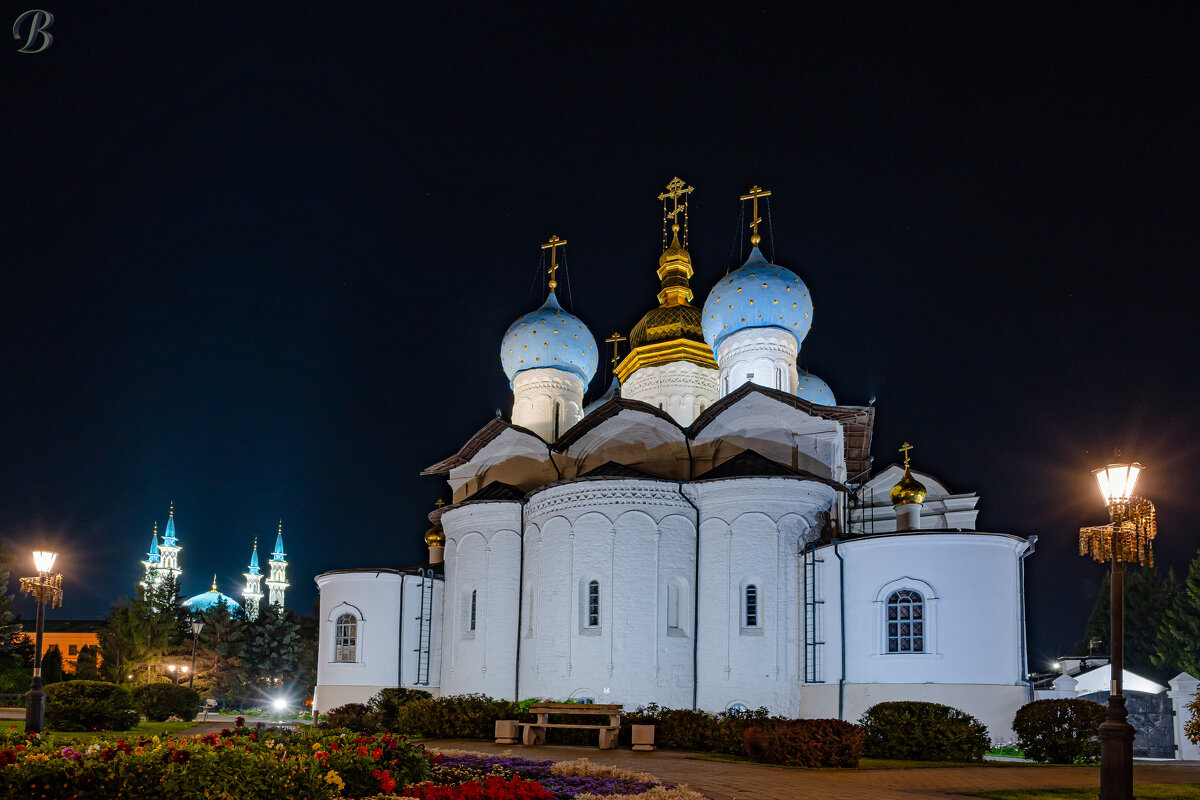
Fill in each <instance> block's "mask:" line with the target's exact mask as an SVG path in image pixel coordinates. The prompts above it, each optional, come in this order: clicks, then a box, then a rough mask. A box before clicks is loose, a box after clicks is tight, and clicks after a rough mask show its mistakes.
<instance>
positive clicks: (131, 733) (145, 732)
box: [0, 720, 196, 742]
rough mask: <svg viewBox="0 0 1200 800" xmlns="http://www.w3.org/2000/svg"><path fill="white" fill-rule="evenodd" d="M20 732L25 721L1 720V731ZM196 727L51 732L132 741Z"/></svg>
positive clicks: (85, 739)
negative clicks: (14, 729)
mask: <svg viewBox="0 0 1200 800" xmlns="http://www.w3.org/2000/svg"><path fill="white" fill-rule="evenodd" d="M9 726H13V727H15V728H16V730H18V731H24V730H25V721H24V720H11V721H10V720H0V729H3V730H12V727H9ZM194 727H196V723H195V722H139V723H138V724H137V725H134V726H133V728H131V729H130V730H127V731H63V732H62V733H59V732H58V731H50V733H53V734H54V735H55V736H59V737H62V738H63V739H70V740H72V741H76V742H90V741H92V740H93V739H132V738H136V737H139V736H174V735H175V734H177V733H179V732H180V731H183V730H187V729H188V728H194Z"/></svg>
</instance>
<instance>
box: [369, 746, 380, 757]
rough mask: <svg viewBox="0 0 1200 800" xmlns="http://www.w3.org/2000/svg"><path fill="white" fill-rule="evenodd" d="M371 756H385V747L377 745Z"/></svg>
mask: <svg viewBox="0 0 1200 800" xmlns="http://www.w3.org/2000/svg"><path fill="white" fill-rule="evenodd" d="M371 758H383V748H382V747H376V748H375V749H374V750H372V751H371Z"/></svg>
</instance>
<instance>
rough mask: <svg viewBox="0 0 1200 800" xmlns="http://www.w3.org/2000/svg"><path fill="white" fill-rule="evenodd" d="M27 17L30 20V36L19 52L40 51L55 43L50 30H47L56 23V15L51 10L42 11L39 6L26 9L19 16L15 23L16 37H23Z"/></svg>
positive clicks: (14, 34) (14, 31)
mask: <svg viewBox="0 0 1200 800" xmlns="http://www.w3.org/2000/svg"><path fill="white" fill-rule="evenodd" d="M27 19H28V20H29V38H28V39H27V40H26V41H25V44H24V45H22V46H21V48H20V49H19V50H17V52H18V53H40V52H42V51H43V50H45V49H46V48H48V47H49V46H50V45H51V44H53V43H54V37H53V36H51V35H50V32H49V31H47V30H46V29H47V28H49V27H50V26H51V25H53V24H54V15H53V14H51V13H50V12H49V11H42V10H41V9H37V8H34V9H30V10H29V11H26V12H25V13H24V14H22V15H21V16H19V17H17V20H16V22H14V23H13V38H14V39H20V38H21V27H22V25H24V23H25V20H27ZM39 43H40V44H41V46H40V47H36V48H35V45H37V44H39Z"/></svg>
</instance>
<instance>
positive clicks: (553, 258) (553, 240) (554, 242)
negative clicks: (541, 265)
mask: <svg viewBox="0 0 1200 800" xmlns="http://www.w3.org/2000/svg"><path fill="white" fill-rule="evenodd" d="M566 243H567V240H566V239H560V238H558V237H557V236H551V237H550V241H548V242H546V243H545V244H544V245H542V249H543V250H549V251H550V269H549V270H548V272H549V273H550V291H552V292H553V291H554V290H555V289H557V288H558V281H556V280H554V273H555V271H556V270H557V269H558V248H560V247H562V246H563V245H564V244H566Z"/></svg>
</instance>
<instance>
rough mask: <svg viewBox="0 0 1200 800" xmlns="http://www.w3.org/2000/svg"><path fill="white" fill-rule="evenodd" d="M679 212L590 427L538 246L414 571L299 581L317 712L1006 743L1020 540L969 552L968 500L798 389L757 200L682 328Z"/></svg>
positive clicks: (856, 421)
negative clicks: (380, 708)
mask: <svg viewBox="0 0 1200 800" xmlns="http://www.w3.org/2000/svg"><path fill="white" fill-rule="evenodd" d="M691 192H692V189H691V187H688V186H686V185H685V184H684V183H683V182H682V181H681V180H679V179H678V178H676V179H674V180H672V181H671V183H670V184H669V185H668V186H667V189H666V191H665V192H664V193H662V194H661V195H659V199H661V200H662V201H663V250H662V254H661V256H660V257H659V259H658V264H657V276H658V279H659V282H660V290H659V292H658V295H657V301H658V302H657V305H655V306H654V307H652V308H651V309H650V310H649V311H648V312H647V313H646V314H645V316H643V317H642V319H641V321H639V322H638V323H637V324H636V325H635V326H634V327H633V328H632V330H630V331H629V335H628V339H627V341H628V344H629V347H630V350H629V352H628V353H627V354H625V355H624V357H618V356H617V354H616V347H617V346H618V345H619V344H620V343H621V342H623V341H626V337H625V336H623V335H621V334H619V333H618V334H614V335H613V336H612V337H610V338H609V339H607V341H608V342H610V343H612V344H613V345H614V356H613V377H612V379H611V382H610V385H609V386H608V387H607V391H605V392H603V394H601V395H600V396H599V397H597V398H596V399H595V400H594V401H593V402H591V403H585V401H584V394H585V391H586V390H587V387H588V385H589V383H590V382H591V380H592V378H593V376H594V374H595V372H596V369H597V365H598V363H599V355H600V354H599V353H598V351H597V343H596V339H595V338H594V337H593V335H592V333H591V331H590V330H589V328H588V327H587V325H585V323H584V322H583V321H582V320H580V319H579V318H578V317H576V316H575V315H574V314H572V313H570V311H568V310H567V309H565V308H564V307H563V305H562V302H561V299H560V298H559V297H558V295H557V294H556V292H555V289H556V288H557V281H556V274H555V273H556V271H557V270H558V269H560V267H559V263H558V258H557V254H558V251H559V250H560V249H561V248H562V247H563V246H564V245H566V241H564V240H560V239H559V238H558V237H552V238H551V239H550V241H549V242H547V243H546V244H544V245H542V249H543V250H544V251H548V256H549V257H548V259H547V260H548V262H549V269H548V274H549V281H548V287H549V293H548V295H547V296H546V298H545V302H544V303H543V304H542V305H541V306H540V307H539V308H536V309H535V310H533V311H530V312H528V313H526V314H522V315H521V316H519V317H517V319H516V321H515V322H513V323H512V325H511V326H510V327H509V328H508V330H507V331H506V332H504V334H503V335H502V336H501V337H499V350H500V353H499V355H500V365H501V367H502V368H503V369H504V372H505V374H506V375H507V377H508V379H509V383H510V386H511V388H512V393H513V403H512V413H511V417H510V418H509V419H504V418H501V417H499V416H497V418H495V419H492V420H491V421H489V422H488V423H487V424H486V425H484V426H483V428H482V429H480V430H479V432H478V433H476V434H475V435H474V436H473V437H471V438H470V440H468V441H467V442H466V443H465V444H464V445H463V446H462V447H461V448H459V449H458V450H457V452H455V453H454V454H453V455H450V456H449V457H447V458H445V459H443V460H441V461H439V462H437V463H436V464H433V465H431V466H429V467H428V468H426V470H425V472H424V474H426V475H435V476H439V477H441V478H442V479H444V480H446V481H447V483H448V485H449V489H450V492H451V502H450V503H449V504H447V505H444V506H442V505H440V504H439V507H438V508H437V510H435V511H433V512H432V513H431V514H430V521H431V522H432V524H433V527H432V528H431V529H430V531H429V532H428V533H427V534H426V538H425V541H426V543H427V545H428V546H429V554H430V558H429V563H428V564H425V565H420V566H417V567H412V568H394V567H389V566H371V567H365V568H362V569H346V570H336V571H332V572H327V573H324V574H322V575H319V576H317V578H316V581H317V584H318V586H319V588H320V594H321V618H320V648H321V650H320V657H319V658H318V664H319V667H318V679H317V690H316V697H315V700H314V708H315V709H316V710H319V711H328V710H329V709H330V708H333V707H336V706H339V705H342V704H343V703H348V702H366V701H367V699H368V698H370V697H371V696H372V695H374V694H375V693H376V692H378V691H379V690H380V689H381V688H384V687H389V686H409V687H420V688H425V689H428V690H430V691H433V692H435V693H437V692H440V693H444V694H464V693H473V692H479V693H484V694H487V695H491V696H493V697H497V698H509V699H523V698H529V697H540V698H555V699H560V700H565V699H575V700H578V701H582V702H603V703H622V704H624V705H625V706H626V707H629V708H632V707H634V706H637V705H642V704H646V703H651V702H654V703H658V704H659V705H661V706H665V707H670V708H697V709H704V710H707V711H713V712H719V711H723V710H726V709H742V708H757V707H760V706H765V707H766V708H768V709H769V710H770V711H771V712H772V713H776V714H783V715H787V716H799V717H821V718H840V719H846V720H851V721H854V720H857V719H858V718H859V716H860V715H861V714H862V713H863V712H864V711H865V710H866V709H867V708H869V707H871V706H872V705H874V704H876V703H878V702H881V701H885V700H926V701H933V702H939V703H945V704H946V705H950V706H953V707H955V708H959V709H962V710H964V711H967V712H968V713H971V714H973V715H975V716H976V717H977V718H979V719H980V720H982V721H983V722H984V723H985V724H987V725H988V728H989V730H990V731H991V735H992V737H993V739H994V740H1004V739H1006V738H1009V737H1011V735H1012V733H1011V721H1012V718H1013V715H1014V713H1015V711H1016V710H1017V709H1018V708H1019V707H1020V706H1021V705H1023V704H1025V703H1026V702H1029V701H1030V700H1032V699H1033V690H1032V688H1031V686H1030V684H1029V683H1028V681H1027V672H1028V670H1027V666H1026V639H1025V582H1024V563H1025V559H1026V558H1027V557H1028V556H1029V555H1030V554H1032V552H1033V548H1034V543H1035V542H1036V537H1033V536H1031V537H1028V538H1024V537H1021V536H1016V535H1012V534H1007V533H999V532H991V531H980V530H976V528H975V523H976V517H977V515H978V510H977V504H978V502H979V496H978V495H977V494H976V493H975V492H960V491H954V490H951V489H950V488H948V486H947V484H944V483H943V482H941V481H940V480H937V479H935V478H934V477H932V476H930V475H928V474H926V473H922V472H920V471H919V470H918V469H917V468H916V467H914V465H913V463H912V460H911V451H912V448H911V446H910V445H908V444H907V443H905V444H904V445H903V446H902V447H900V452H901V453H902V454H903V461H902V463H894V464H892V465H891V466H888V467H886V468H884V469H882V470H880V471H873V469H872V460H873V459H872V457H871V454H870V450H871V444H872V441H871V440H872V430H873V426H874V420H875V414H876V409H875V407H874V405H873V404H868V405H856V404H847V403H842V402H838V400H837V399H836V398H835V395H834V392H833V390H832V389H831V388H830V387H829V385H828V384H827V383H825V381H823V380H821V379H820V378H819V377H817V376H816V375H813V374H811V373H809V372H806V371H804V370H801V369H800V368H799V367H798V363H799V355H800V348H801V345H802V344H803V342H804V341H805V338H806V337H807V336H808V335H809V333H810V330H811V328H812V324H813V317H814V303H813V297H812V296H811V293H810V292H809V290H808V287H807V286H806V285H805V283H804V281H803V279H802V278H801V277H800V276H799V275H798V274H797V273H796V272H794V271H793V270H791V269H788V268H787V267H785V266H782V265H780V264H777V263H774V262H773V261H772V260H770V259H768V258H767V257H766V255H765V254H764V252H763V250H762V248H761V247H760V243H761V237H760V234H759V228H760V226H761V225H762V224H763V220H762V217H760V216H759V212H760V203H764V202H769V201H768V200H767V198H768V197H769V196H770V194H771V193H770V192H768V191H765V190H763V189H761V188H759V187H757V186H755V187H754V188H752V189H751V190H750V191H749V193H748V194H746V195H744V196H742V198H741V199H742V201H743V204H744V205H743V208H746V207H748V206H749V207H750V210H751V214H750V220H751V221H750V225H749V232H750V233H751V234H752V235H751V236H750V246H749V249H748V252H744V254H743V258H742V260H741V264H740V266H737V267H736V268H734V269H732V270H731V271H730V272H728V273H727V274H726V275H725V276H724V277H722V278H720V279H719V280H718V281H717V282H716V285H715V286H713V287H712V288H711V289H710V290H709V292H708V294H707V297H706V298H705V300H704V302H703V303H702V304H699V303H693V300H694V299H695V297H694V295H693V290H692V287H691V279H692V277H693V274H694V272H693V264H692V256H691V254H690V252H689V251H688V230H687V202H688V199H689V195H690V193H691ZM543 265H545V263H544V262H543ZM480 346H481V347H483V346H488V342H487V341H486V339H485V340H481V341H480ZM894 445H895V446H900V443H899V442H896V443H894Z"/></svg>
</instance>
